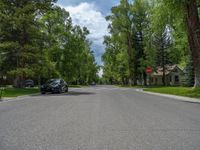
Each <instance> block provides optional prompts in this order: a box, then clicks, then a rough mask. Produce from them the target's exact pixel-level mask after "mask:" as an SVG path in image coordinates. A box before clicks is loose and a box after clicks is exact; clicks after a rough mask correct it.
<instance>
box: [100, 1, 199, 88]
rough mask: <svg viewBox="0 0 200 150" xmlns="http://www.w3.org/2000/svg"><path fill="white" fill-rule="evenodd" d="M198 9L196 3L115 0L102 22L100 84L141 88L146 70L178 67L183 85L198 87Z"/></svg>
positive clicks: (145, 82)
mask: <svg viewBox="0 0 200 150" xmlns="http://www.w3.org/2000/svg"><path fill="white" fill-rule="evenodd" d="M199 6H200V1H199V0H179V1H172V0H134V1H128V0H120V4H119V5H117V6H115V7H113V8H112V9H111V15H109V16H107V17H106V19H107V20H108V21H109V27H108V29H109V31H110V34H109V35H108V36H105V38H104V44H105V46H106V49H105V53H104V55H103V56H102V59H103V61H104V68H103V70H104V75H103V78H104V81H105V82H107V83H111V84H125V85H137V83H138V81H143V84H144V85H146V84H147V74H146V72H145V68H146V67H148V66H151V67H152V68H153V69H154V71H156V68H157V67H158V66H159V67H162V68H163V70H164V69H165V67H166V66H167V65H170V64H179V65H180V66H181V67H182V68H185V70H186V71H187V82H188V85H191V84H192V83H194V84H193V85H194V86H195V87H199V86H200V22H199V16H200V11H199V10H200V9H199ZM192 76H194V78H195V80H194V78H192ZM163 78H164V76H163ZM163 81H165V80H164V79H163Z"/></svg>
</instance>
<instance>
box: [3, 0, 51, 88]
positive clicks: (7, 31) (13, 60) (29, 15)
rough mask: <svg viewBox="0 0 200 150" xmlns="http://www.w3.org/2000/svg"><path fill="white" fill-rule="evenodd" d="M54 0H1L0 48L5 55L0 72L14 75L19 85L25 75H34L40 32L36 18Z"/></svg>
mask: <svg viewBox="0 0 200 150" xmlns="http://www.w3.org/2000/svg"><path fill="white" fill-rule="evenodd" d="M53 2H55V1H53V0H41V1H36V0H32V1H26V0H17V1H13V0H0V22H1V24H0V35H1V38H0V43H1V44H0V51H1V54H3V55H4V59H3V62H2V66H1V67H2V71H3V72H4V73H5V74H7V73H10V74H12V75H14V76H15V77H16V80H15V86H16V87H22V81H23V80H24V78H26V77H27V76H33V75H34V72H35V70H34V69H35V65H36V64H38V57H39V55H38V54H39V52H40V48H41V47H40V46H38V45H39V42H40V37H41V34H42V33H41V32H40V31H39V32H38V26H39V24H38V19H39V16H40V15H42V14H43V13H44V12H45V11H47V10H49V9H51V6H52V3H53Z"/></svg>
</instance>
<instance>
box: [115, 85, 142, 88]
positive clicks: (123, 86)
mask: <svg viewBox="0 0 200 150" xmlns="http://www.w3.org/2000/svg"><path fill="white" fill-rule="evenodd" d="M115 86H117V87H121V88H145V86H142V85H136V86H129V85H115Z"/></svg>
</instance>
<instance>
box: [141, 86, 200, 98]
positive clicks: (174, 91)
mask: <svg viewBox="0 0 200 150" xmlns="http://www.w3.org/2000/svg"><path fill="white" fill-rule="evenodd" d="M144 91H148V92H155V93H162V94H171V95H177V96H185V97H192V98H200V88H189V87H153V88H147V89H144Z"/></svg>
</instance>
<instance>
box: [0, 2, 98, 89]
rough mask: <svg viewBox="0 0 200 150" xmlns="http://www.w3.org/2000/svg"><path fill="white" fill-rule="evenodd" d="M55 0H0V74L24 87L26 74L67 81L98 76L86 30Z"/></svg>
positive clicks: (71, 81) (91, 79) (80, 81)
mask: <svg viewBox="0 0 200 150" xmlns="http://www.w3.org/2000/svg"><path fill="white" fill-rule="evenodd" d="M55 3H56V1H55V0H39V1H38V0H31V1H29V0H0V76H1V77H2V76H5V75H6V76H7V77H8V78H10V79H13V81H14V85H15V86H16V87H23V81H24V80H25V79H28V78H33V79H35V80H38V81H39V82H40V80H47V79H49V78H58V77H62V78H64V79H65V80H66V81H68V82H70V83H78V84H89V83H91V82H92V81H95V80H96V79H97V72H98V66H97V64H96V63H95V58H94V54H93V51H92V50H91V48H90V47H91V42H90V41H89V40H88V39H87V38H86V37H87V35H88V34H89V31H88V29H87V28H86V27H84V28H81V27H80V26H78V25H73V24H72V19H71V17H70V14H69V12H67V11H66V10H65V9H62V8H60V7H59V6H56V5H55Z"/></svg>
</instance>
